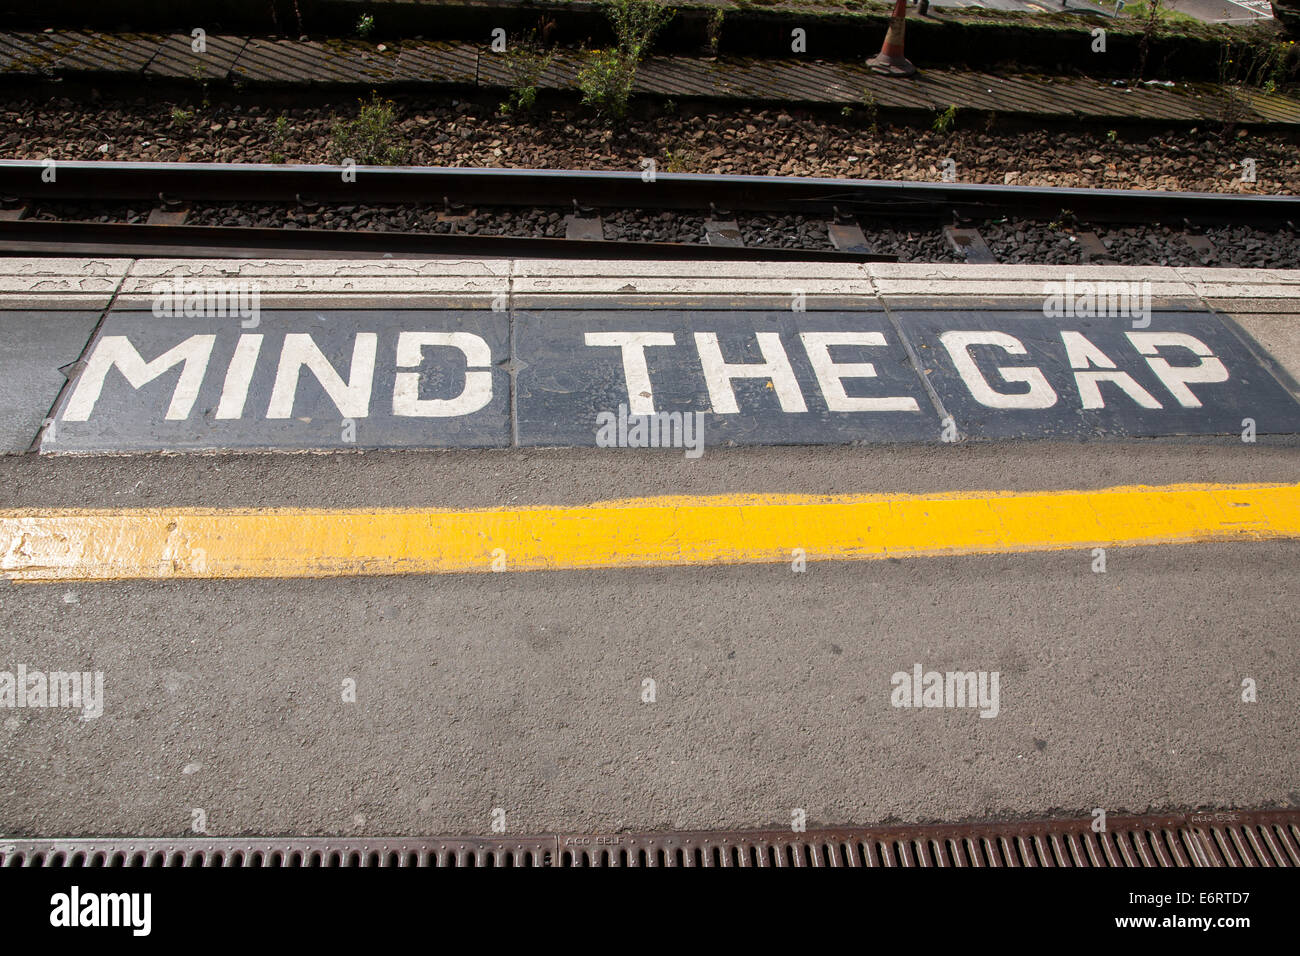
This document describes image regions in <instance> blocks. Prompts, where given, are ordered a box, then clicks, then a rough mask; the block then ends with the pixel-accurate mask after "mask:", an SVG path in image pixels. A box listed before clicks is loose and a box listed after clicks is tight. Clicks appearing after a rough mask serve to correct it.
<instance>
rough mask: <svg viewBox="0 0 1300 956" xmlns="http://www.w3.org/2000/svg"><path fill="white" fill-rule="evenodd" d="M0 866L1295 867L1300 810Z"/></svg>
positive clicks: (136, 848)
mask: <svg viewBox="0 0 1300 956" xmlns="http://www.w3.org/2000/svg"><path fill="white" fill-rule="evenodd" d="M0 866H11V867H19V866H45V867H140V866H148V867H163V866H237V867H244V866H248V867H299V866H307V867H312V866H317V867H340V866H348V867H352V866H473V867H537V866H560V867H586V866H599V867H608V866H857V867H866V866H879V867H912V866H964V867H980V866H985V867H1040V866H1046V867H1057V866H1065V867H1074V866H1082V867H1120V868H1127V867H1135V868H1140V867H1239V866H1247V867H1252V866H1287V867H1290V866H1300V811H1296V810H1264V811H1254V812H1235V811H1224V812H1214V811H1207V812H1200V813H1187V814H1176V815H1163V816H1144V817H1110V818H1109V820H1108V826H1107V830H1106V832H1104V833H1094V832H1093V831H1092V828H1091V820H1049V821H1037V822H1026V823H987V824H953V825H949V824H944V825H935V826H899V827H859V828H848V829H831V830H810V831H807V832H805V833H793V832H790V831H784V830H731V831H722V830H715V831H698V832H681V833H644V834H626V833H621V834H604V835H576V834H575V835H550V836H535V837H522V838H514V839H507V838H497V839H488V838H482V837H466V838H452V839H448V838H436V837H434V838H421V839H391V838H374V839H355V840H352V839H332V838H324V839H301V840H294V839H287V840H14V841H10V842H7V843H0Z"/></svg>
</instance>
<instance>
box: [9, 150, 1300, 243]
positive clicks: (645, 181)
mask: <svg viewBox="0 0 1300 956" xmlns="http://www.w3.org/2000/svg"><path fill="white" fill-rule="evenodd" d="M0 200H2V201H3V207H4V208H3V209H0V252H5V253H8V254H17V255H87V254H90V255H115V254H116V255H168V256H187V257H233V258H241V257H245V258H247V257H319V256H338V255H356V256H431V255H432V256H440V255H461V256H467V255H468V256H501V257H531V256H544V257H552V258H601V259H629V258H636V259H658V260H687V259H691V260H700V259H705V260H727V261H738V260H746V261H783V260H784V261H789V260H803V261H844V262H868V261H893V260H896V259H898V258H899V252H898V251H897V249H893V250H888V251H885V250H881V249H879V248H877V245H878V242H877V241H876V237H879V236H880V235H882V228H881V224H882V223H883V224H889V229H890V230H892V229H893V226H894V225H895V224H900V223H901V224H904V226H905V228H906V229H907V230H908V233H907V235H908V236H911V237H915V236H918V235H924V234H925V233H926V231H927V230H930V231H931V232H932V233H933V234H935V235H937V234H939V233H942V236H943V239H944V241H945V245H944V248H946V249H947V250H948V257H947V261H953V260H954V259H955V260H956V261H961V260H963V259H964V260H966V261H971V262H993V261H997V257H995V256H994V254H993V253H992V252H991V251H990V249H989V246H988V244H987V243H986V242H985V241H984V237H983V236H982V235H981V234H980V231H979V228H980V226H981V224H984V223H993V224H998V223H1006V222H1012V223H1015V222H1017V221H1023V222H1025V223H1047V222H1050V223H1051V225H1052V228H1053V229H1056V230H1057V231H1060V230H1061V229H1062V226H1061V224H1062V223H1068V224H1069V228H1068V230H1067V231H1068V232H1069V234H1070V237H1071V242H1076V241H1077V243H1078V246H1079V255H1080V259H1081V261H1083V262H1114V261H1116V259H1117V258H1118V255H1117V254H1115V253H1113V252H1112V250H1111V249H1110V248H1108V246H1107V245H1106V244H1104V243H1103V242H1102V241H1101V240H1100V239H1099V238H1098V230H1099V229H1100V228H1104V227H1107V226H1114V225H1116V224H1133V225H1136V226H1139V227H1140V228H1141V229H1146V230H1151V229H1162V230H1163V231H1164V233H1165V234H1166V235H1168V234H1170V233H1171V232H1172V233H1177V234H1178V235H1179V236H1180V237H1181V240H1182V241H1183V242H1185V243H1186V245H1187V247H1188V248H1189V249H1191V250H1192V251H1193V252H1196V253H1198V254H1204V253H1207V252H1212V248H1211V242H1210V241H1209V240H1208V239H1207V238H1206V235H1205V233H1206V231H1207V230H1213V229H1215V228H1222V227H1225V226H1233V227H1246V228H1249V229H1252V230H1257V231H1259V232H1262V233H1269V232H1275V233H1279V234H1281V235H1283V236H1285V237H1287V241H1290V242H1294V237H1295V233H1296V231H1297V230H1296V224H1297V223H1300V198H1298V197H1295V196H1275V195H1239V194H1221V193H1189V192H1153V191H1138V190H1106V189H1079V188H1056V187H1027V186H1000V185H987V184H969V183H918V182H881V181H869V180H848V179H815V178H792V177H777V176H722V175H701V174H675V173H658V174H654V173H652V172H651V171H649V170H647V171H645V172H641V173H638V172H610V171H573V170H519V169H496V168H487V169H484V168H423V167H421V168H408V167H352V168H349V169H343V168H341V167H338V166H280V165H274V166H268V165H256V164H198V163H133V162H122V163H117V162H59V163H58V164H57V165H50V164H48V163H44V162H37V161H29V160H7V161H0ZM258 203H261V204H268V205H265V206H263V207H261V209H262V212H261V213H260V221H257V222H255V224H252V225H245V226H231V225H214V224H213V223H215V222H220V221H223V220H224V221H229V220H231V219H232V218H233V217H231V216H223V215H221V212H222V210H223V209H238V208H240V207H241V206H247V204H258ZM105 204H108V205H109V206H110V207H111V206H113V204H116V207H117V208H118V209H119V210H127V211H128V212H129V213H130V215H127V214H125V213H121V214H114V213H111V212H110V213H109V214H107V215H105V214H103V212H102V209H103V207H104V206H105ZM358 207H362V208H366V209H370V208H373V209H376V210H379V211H380V216H379V219H380V220H381V224H382V220H383V218H384V212H383V211H384V210H388V211H390V212H391V211H395V210H411V209H418V210H422V211H423V213H422V215H421V216H419V217H417V219H418V222H419V224H420V225H421V226H422V228H415V229H411V228H402V227H400V226H398V227H392V226H387V225H385V226H384V227H383V228H382V229H375V228H370V229H358V228H349V227H348V225H349V223H350V222H351V221H353V220H352V219H349V218H348V217H342V218H340V217H337V216H334V215H332V214H331V215H328V216H325V217H324V220H325V221H329V222H331V227H330V228H314V227H310V226H309V227H308V228H301V227H300V224H301V222H302V221H303V218H304V217H305V220H306V221H307V222H309V223H312V222H316V221H319V220H320V218H321V217H320V215H319V214H320V211H321V210H326V211H328V210H334V209H346V210H356V209H357V208H358ZM480 207H491V208H492V209H494V210H524V211H530V210H531V211H536V210H551V211H552V213H551V214H550V216H549V217H547V218H548V221H549V222H550V225H549V226H544V227H540V228H539V227H537V226H535V225H530V226H529V227H528V228H527V229H524V230H522V231H523V232H524V233H526V234H519V231H518V230H516V231H514V232H513V233H512V231H511V227H510V226H509V225H508V224H507V225H506V226H505V227H500V226H494V225H489V227H488V228H487V229H486V230H482V231H481V230H480V228H479V224H478V223H476V222H475V217H476V215H477V211H478V210H479V209H480ZM633 210H635V211H637V213H638V214H650V215H653V216H655V217H658V218H664V217H668V218H672V217H678V216H680V217H694V218H693V219H691V220H690V221H691V222H692V223H697V224H698V227H702V234H696V235H695V236H694V238H693V239H692V241H671V242H663V241H640V240H635V239H627V238H612V239H611V238H608V234H609V233H610V232H611V231H614V232H616V233H617V232H622V231H623V230H608V229H606V228H605V224H604V222H603V221H602V216H604V217H606V219H612V218H615V217H617V216H620V215H623V214H626V213H628V212H629V211H633ZM300 214H303V215H302V216H300ZM115 215H117V218H116V221H114V217H115ZM745 216H749V217H753V216H766V217H786V218H785V220H784V221H785V222H788V223H796V224H797V230H798V235H797V236H795V237H794V238H793V239H789V240H787V241H785V242H782V243H781V244H772V243H766V242H762V241H759V242H758V244H754V243H752V242H746V240H745V233H746V231H747V230H745V229H742V227H741V225H740V220H741V217H745ZM281 217H283V218H282V219H281ZM508 217H509V214H507V219H508ZM245 218H246V219H247V218H249V217H245ZM252 218H254V219H258V217H257V216H254V217H252ZM96 219H98V220H100V221H92V220H96ZM103 220H109V221H103ZM129 220H133V221H129ZM141 220H143V221H141ZM405 221H409V219H408V220H405ZM340 223H342V225H340ZM285 225H289V226H290V228H283V227H284V226H285ZM790 228H796V227H795V226H791V227H790ZM485 231H486V232H489V233H490V232H492V231H498V232H499V234H484V232H485ZM630 231H631V232H632V233H635V232H636V230H635V229H632V230H630ZM748 231H749V232H750V235H751V238H752V236H753V230H748ZM539 232H541V233H542V234H540V235H539V234H537V233H539ZM892 234H893V233H892V232H891V235H892ZM809 236H815V237H817V238H816V240H815V241H814V242H808V241H807V237H809ZM904 245H906V242H904ZM926 248H927V249H928V250H930V251H929V252H927V251H925V250H920V254H919V255H918V254H917V250H911V251H910V254H908V253H909V250H906V249H905V250H904V257H905V258H910V259H913V260H917V259H921V260H924V259H925V258H926V257H927V256H928V255H932V254H933V250H934V248H935V246H934V244H933V243H931V244H930V245H929V246H928V247H926ZM1203 261H1204V260H1203Z"/></svg>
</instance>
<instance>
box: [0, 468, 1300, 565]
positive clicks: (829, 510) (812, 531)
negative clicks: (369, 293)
mask: <svg viewBox="0 0 1300 956" xmlns="http://www.w3.org/2000/svg"><path fill="white" fill-rule="evenodd" d="M1270 538H1300V484H1241V485H1215V484H1180V485H1166V486H1160V487H1148V486H1128V487H1119V488H1106V489H1102V490H1097V491H1043V492H1034V493H1027V494H1026V493H1016V492H1007V491H980V492H949V493H943V494H929V495H903V494H895V495H891V494H873V495H825V496H821V495H716V496H669V497H661V498H629V499H623V500H617V501H601V502H596V503H593V504H586V505H575V506H537V507H516V508H478V509H447V510H442V509H439V510H428V509H416V508H397V509H371V510H366V509H350V510H329V509H302V508H258V509H241V508H227V509H221V508H147V509H104V510H64V509H57V510H27V511H24V510H9V511H0V547H3V560H2V561H0V572H3V573H4V574H5V575H6V576H7V577H9V578H10V579H12V580H15V581H70V580H117V579H124V578H269V577H320V576H328V575H354V574H442V573H459V572H468V571H492V570H510V571H534V570H547V569H561V568H624V567H650V566H656V565H703V564H748V563H756V562H790V561H794V560H796V557H797V556H798V554H797V552H796V549H799V551H800V552H802V556H803V558H804V559H806V560H807V561H826V560H857V559H866V558H885V557H896V558H897V557H917V556H923V555H954V554H981V553H993V552H1017V551H1050V550H1061V549H1066V548H1089V547H1098V546H1107V545H1116V546H1118V545H1151V544H1175V543H1186V542H1192V541H1231V540H1262V539H1270Z"/></svg>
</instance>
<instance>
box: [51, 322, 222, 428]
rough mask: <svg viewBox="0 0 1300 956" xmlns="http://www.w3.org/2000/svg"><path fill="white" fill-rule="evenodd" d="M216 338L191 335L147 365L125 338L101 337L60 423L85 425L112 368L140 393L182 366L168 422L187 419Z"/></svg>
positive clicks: (168, 408)
mask: <svg viewBox="0 0 1300 956" xmlns="http://www.w3.org/2000/svg"><path fill="white" fill-rule="evenodd" d="M216 338H217V337H216V336H215V335H191V336H190V337H189V338H188V339H186V340H185V341H184V342H182V343H181V344H180V345H178V346H176V347H175V348H173V349H170V350H169V351H166V352H164V353H163V354H162V355H160V356H158V357H157V358H156V359H154V360H153V361H152V362H146V361H145V360H144V359H143V358H141V357H140V353H139V352H137V351H136V350H135V346H134V345H132V344H131V342H130V340H129V339H127V337H126V336H125V335H106V336H104V337H103V338H102V339H100V340H99V344H98V345H97V346H95V351H94V353H93V354H92V355H91V356H90V359H89V360H88V361H87V362H86V367H85V368H84V369H83V370H82V372H81V374H80V375H79V376H78V377H77V388H76V390H75V391H74V392H73V393H72V398H71V399H69V400H68V404H67V407H66V408H64V410H63V420H64V421H66V422H84V421H85V420H86V419H88V418H89V417H90V413H91V412H92V411H93V410H94V408H95V403H96V402H97V401H99V393H100V392H102V391H103V390H104V379H105V377H106V376H107V375H108V370H109V369H110V368H113V367H114V366H116V367H117V370H118V371H119V372H121V373H122V377H123V378H125V379H126V380H127V382H128V383H129V384H130V386H131V387H132V388H134V389H139V388H141V387H142V386H144V385H147V384H148V383H149V382H152V381H153V380H154V379H156V378H157V377H158V376H159V375H162V373H163V372H166V371H167V370H168V369H170V368H171V367H172V366H174V365H182V366H183V367H182V368H181V374H180V378H179V379H178V380H177V382H176V390H175V391H174V392H172V401H171V404H170V405H169V406H168V407H167V419H168V420H169V421H183V420H184V419H186V418H188V417H189V414H190V409H192V408H193V407H194V400H195V399H197V398H198V397H199V386H200V385H202V384H203V376H204V374H206V372H207V370H208V359H209V358H211V357H212V343H213V342H214V341H216Z"/></svg>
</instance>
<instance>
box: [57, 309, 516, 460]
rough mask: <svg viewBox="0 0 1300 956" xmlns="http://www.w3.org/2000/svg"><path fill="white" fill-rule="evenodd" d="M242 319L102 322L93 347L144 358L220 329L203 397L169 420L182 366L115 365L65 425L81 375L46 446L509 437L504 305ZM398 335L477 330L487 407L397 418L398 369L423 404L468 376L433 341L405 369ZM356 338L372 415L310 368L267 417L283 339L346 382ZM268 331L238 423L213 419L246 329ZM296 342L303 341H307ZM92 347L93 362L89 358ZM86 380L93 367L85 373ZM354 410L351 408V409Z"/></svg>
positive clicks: (408, 443)
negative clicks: (485, 357) (113, 344)
mask: <svg viewBox="0 0 1300 956" xmlns="http://www.w3.org/2000/svg"><path fill="white" fill-rule="evenodd" d="M245 321H247V320H241V319H240V318H238V317H223V318H159V317H156V316H154V315H153V314H152V313H151V312H115V313H112V314H110V315H109V316H108V317H107V318H106V319H105V321H104V325H103V327H102V328H101V329H100V332H99V335H98V336H97V338H96V342H95V348H100V347H104V345H105V342H106V340H107V339H108V338H109V337H112V336H124V337H125V338H126V340H127V341H128V342H129V343H130V345H131V346H132V347H133V348H134V349H135V351H136V352H138V353H139V355H140V357H141V358H142V359H143V360H144V361H146V362H148V361H151V360H153V359H156V358H158V357H159V356H161V355H163V354H164V353H166V352H167V351H168V350H169V349H171V348H173V347H175V346H177V345H179V344H180V343H182V342H185V341H186V340H188V339H190V338H191V337H192V336H204V335H210V336H213V345H212V351H211V354H210V358H209V361H208V363H207V369H206V373H205V374H204V376H203V379H202V384H201V386H200V387H199V391H198V395H197V398H196V399H195V401H194V403H193V406H192V408H191V409H190V411H189V412H188V414H187V415H186V417H185V418H183V419H181V420H168V418H167V413H168V410H169V408H170V407H171V406H172V402H173V396H174V394H175V392H176V388H177V385H178V382H179V379H180V377H181V367H180V366H179V365H176V366H174V367H172V368H171V369H170V370H168V371H165V372H162V373H161V374H159V375H158V376H157V377H156V378H154V379H153V380H152V381H149V382H147V383H144V384H142V385H141V387H140V388H138V389H137V388H132V387H131V384H130V383H129V382H128V381H127V379H126V377H125V376H124V375H123V374H122V373H121V372H120V371H119V370H118V368H117V367H112V368H110V369H109V370H108V372H107V374H106V375H105V376H104V378H103V382H104V384H103V388H102V391H101V392H100V394H99V396H98V399H97V400H96V401H95V402H94V405H93V408H92V409H91V410H90V411H89V414H88V417H87V418H86V420H85V421H71V420H68V412H69V403H70V401H71V400H73V399H75V396H76V393H77V390H78V389H79V388H80V387H81V386H82V383H81V382H80V381H78V382H77V383H76V386H75V387H74V388H72V389H70V390H69V393H70V394H68V395H65V397H64V400H63V402H62V403H61V408H60V413H59V416H58V418H59V421H58V428H59V435H58V442H57V443H56V444H54V445H43V446H42V451H70V452H80V451H148V450H167V451H170V450H184V449H194V450H197V449H236V448H249V449H260V448H285V449H315V448H403V447H412V448H441V447H447V446H458V447H484V446H505V445H509V444H510V380H509V374H508V372H507V370H506V369H505V368H504V367H503V366H504V363H505V362H506V361H507V359H508V357H509V319H508V317H507V316H506V314H505V313H500V312H471V311H420V310H402V311H391V310H390V311H347V312H342V311H319V312H316V311H269V310H268V311H264V312H262V313H261V315H260V317H259V322H258V324H257V325H256V326H250V327H244V322H245ZM402 332H407V333H419V332H441V333H449V332H461V333H469V334H472V335H474V336H477V337H478V338H479V339H480V340H481V341H482V342H483V343H484V344H485V345H486V347H487V349H488V350H489V352H490V362H491V365H490V366H488V367H485V368H484V369H482V371H485V372H486V373H487V374H488V375H490V377H491V385H492V390H491V398H490V401H489V402H488V404H487V405H486V406H485V407H484V408H482V409H481V410H479V411H475V412H473V413H471V414H467V415H461V416H456V417H422V416H401V415H397V414H395V413H394V389H395V383H396V381H397V379H396V376H397V374H398V373H399V372H403V373H407V374H416V375H418V388H417V390H416V392H415V396H414V397H415V398H416V399H417V400H428V399H452V398H454V397H456V396H457V395H459V394H460V393H461V391H462V389H463V387H464V384H465V382H466V378H467V376H466V372H467V358H466V355H465V354H464V353H463V352H462V351H461V350H460V349H458V348H455V347H451V346H445V345H439V346H428V347H426V348H425V349H424V352H423V364H422V365H420V366H418V367H417V368H403V369H399V368H397V365H396V362H397V346H398V340H399V335H400V333H402ZM358 334H365V335H374V336H375V350H374V355H375V359H374V372H373V375H372V376H371V377H370V396H369V401H368V403H366V406H365V408H364V414H358V412H359V411H360V410H361V409H359V408H355V407H347V408H344V409H340V408H339V406H338V405H337V404H336V403H335V401H334V400H332V399H331V398H330V396H329V395H328V394H327V393H326V390H325V389H324V388H323V387H322V385H321V384H320V383H319V381H318V379H317V376H316V375H314V374H313V373H312V372H311V371H310V370H308V369H306V368H300V369H299V371H298V374H297V389H296V393H295V394H294V396H293V402H292V405H291V407H290V409H289V415H288V416H287V417H284V418H271V417H268V416H269V412H270V411H271V409H270V401H271V398H272V395H273V389H274V383H275V382H276V379H277V374H278V370H279V361H280V357H281V352H282V349H283V346H284V344H285V342H286V336H289V335H298V336H301V335H310V336H311V341H312V342H313V343H314V344H315V345H316V347H317V348H318V349H319V350H320V352H321V354H322V355H323V356H324V357H325V359H326V360H327V361H328V362H329V364H330V366H332V368H333V369H334V370H335V372H336V374H337V375H338V376H339V378H340V379H341V380H342V381H343V382H350V381H351V371H352V361H353V355H354V347H355V344H356V342H357V337H358ZM252 335H262V336H263V339H262V342H261V348H260V351H259V353H258V355H257V358H256V361H255V362H254V363H253V366H252V367H253V374H252V378H251V380H250V381H249V387H248V391H247V399H246V401H245V403H244V407H243V409H242V414H241V415H240V416H239V417H238V418H228V419H221V418H218V417H217V413H218V410H219V408H220V405H221V398H222V394H223V391H224V390H226V389H227V377H228V369H229V367H230V365H231V360H232V358H233V356H234V355H235V352H236V349H237V348H238V343H239V341H240V338H241V336H252ZM297 341H302V340H301V339H299V340H297ZM93 355H94V350H93V349H92V352H91V355H90V356H89V357H88V366H89V364H90V363H91V362H93ZM81 377H82V378H85V377H86V370H83V372H82V376H81ZM345 412H350V413H352V414H345Z"/></svg>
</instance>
